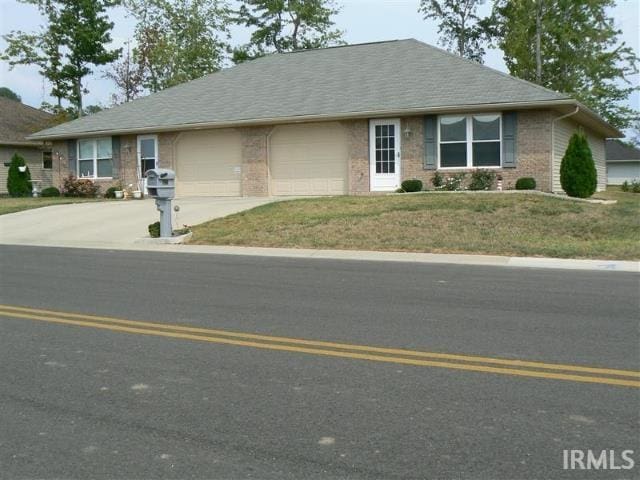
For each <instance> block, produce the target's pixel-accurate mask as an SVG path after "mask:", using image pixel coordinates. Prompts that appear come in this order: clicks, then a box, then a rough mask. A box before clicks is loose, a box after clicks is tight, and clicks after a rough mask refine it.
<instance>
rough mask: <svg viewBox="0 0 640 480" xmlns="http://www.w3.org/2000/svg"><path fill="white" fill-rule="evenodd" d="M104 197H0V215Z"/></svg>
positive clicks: (91, 200)
mask: <svg viewBox="0 0 640 480" xmlns="http://www.w3.org/2000/svg"><path fill="white" fill-rule="evenodd" d="M103 200H104V198H71V197H48V198H32V197H21V198H12V197H0V215H5V214H7V213H15V212H21V211H22V210H31V209H32V208H40V207H48V206H49V205H63V204H66V203H84V202H99V201H103Z"/></svg>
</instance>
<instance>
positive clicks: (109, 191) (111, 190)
mask: <svg viewBox="0 0 640 480" xmlns="http://www.w3.org/2000/svg"><path fill="white" fill-rule="evenodd" d="M118 190H122V189H121V188H118V187H109V188H107V191H106V192H104V198H116V192H117V191H118Z"/></svg>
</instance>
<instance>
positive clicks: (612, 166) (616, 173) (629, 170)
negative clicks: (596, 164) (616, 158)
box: [607, 162, 640, 185]
mask: <svg viewBox="0 0 640 480" xmlns="http://www.w3.org/2000/svg"><path fill="white" fill-rule="evenodd" d="M638 179H640V162H616V163H611V162H608V163H607V184H609V185H622V184H623V183H624V182H625V181H627V182H632V181H634V180H638Z"/></svg>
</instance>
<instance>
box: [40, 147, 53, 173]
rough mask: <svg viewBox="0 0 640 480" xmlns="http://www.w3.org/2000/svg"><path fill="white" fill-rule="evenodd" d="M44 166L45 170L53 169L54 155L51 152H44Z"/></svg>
mask: <svg viewBox="0 0 640 480" xmlns="http://www.w3.org/2000/svg"><path fill="white" fill-rule="evenodd" d="M42 168H43V169H45V170H51V169H52V168H53V157H52V156H51V152H47V151H44V152H42Z"/></svg>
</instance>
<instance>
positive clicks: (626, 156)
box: [604, 140, 640, 161]
mask: <svg viewBox="0 0 640 480" xmlns="http://www.w3.org/2000/svg"><path fill="white" fill-rule="evenodd" d="M604 152H605V158H606V159H607V161H611V160H640V149H637V148H635V147H632V146H631V145H627V144H625V143H622V142H621V141H619V140H607V141H606V143H605V144H604Z"/></svg>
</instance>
